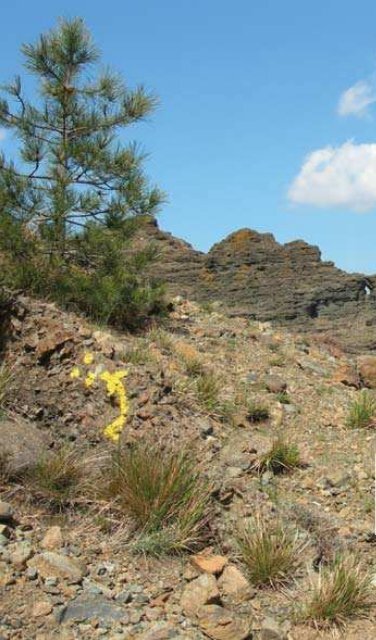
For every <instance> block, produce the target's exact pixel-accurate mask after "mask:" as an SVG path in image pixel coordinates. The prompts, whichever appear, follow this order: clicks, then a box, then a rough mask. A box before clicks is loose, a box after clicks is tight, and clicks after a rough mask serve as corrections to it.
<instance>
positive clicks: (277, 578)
mask: <svg viewBox="0 0 376 640" xmlns="http://www.w3.org/2000/svg"><path fill="white" fill-rule="evenodd" d="M238 546H239V550H240V554H241V558H242V560H243V562H244V564H245V565H246V567H247V569H248V575H249V578H250V580H251V582H252V584H254V585H255V586H256V587H263V586H271V587H273V588H275V587H277V586H278V585H280V584H283V583H286V582H288V581H289V580H290V578H291V577H292V576H293V574H294V573H295V572H296V570H297V569H298V567H299V565H300V563H301V554H302V551H303V548H304V546H305V545H304V544H303V543H302V542H300V541H299V540H298V538H297V534H296V532H292V531H291V530H290V529H287V528H286V527H285V526H284V525H283V523H282V522H280V521H275V522H267V521H263V520H262V519H261V518H258V519H256V520H255V522H254V524H253V526H251V525H248V526H247V527H246V528H245V529H244V530H243V532H241V533H240V535H239V537H238Z"/></svg>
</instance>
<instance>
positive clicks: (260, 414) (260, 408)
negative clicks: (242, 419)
mask: <svg viewBox="0 0 376 640" xmlns="http://www.w3.org/2000/svg"><path fill="white" fill-rule="evenodd" d="M269 418H270V411H269V409H268V407H266V406H265V405H263V404H257V402H253V401H252V402H249V403H248V406H247V419H248V420H249V422H252V423H253V424H256V423H258V422H265V421H266V420H268V419H269Z"/></svg>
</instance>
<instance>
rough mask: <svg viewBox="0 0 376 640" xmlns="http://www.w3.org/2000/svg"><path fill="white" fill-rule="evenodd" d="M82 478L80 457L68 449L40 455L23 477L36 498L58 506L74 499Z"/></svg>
mask: <svg viewBox="0 0 376 640" xmlns="http://www.w3.org/2000/svg"><path fill="white" fill-rule="evenodd" d="M83 479H84V467H83V463H82V459H81V457H80V456H79V455H78V454H77V453H76V452H75V451H72V450H69V449H62V450H61V451H59V452H58V453H55V454H51V455H46V456H43V457H41V458H40V459H39V460H37V462H36V464H35V465H34V466H33V467H32V468H31V469H30V470H29V471H28V472H27V475H26V478H25V480H26V484H27V486H28V487H29V489H30V491H31V493H32V494H33V495H34V496H35V498H36V499H38V500H41V501H42V502H47V503H49V504H50V505H51V506H54V507H58V508H63V507H65V506H68V505H69V504H70V503H71V502H72V501H74V499H75V498H76V497H77V495H78V488H79V486H80V485H81V483H82V482H83Z"/></svg>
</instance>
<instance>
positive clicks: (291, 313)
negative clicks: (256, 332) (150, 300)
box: [145, 222, 376, 352]
mask: <svg viewBox="0 0 376 640" xmlns="http://www.w3.org/2000/svg"><path fill="white" fill-rule="evenodd" d="M145 237H147V238H150V237H152V238H153V239H154V241H155V243H156V245H157V247H158V250H159V254H160V257H161V260H160V264H159V265H158V266H157V270H158V272H159V273H160V275H161V276H162V278H163V279H165V280H166V281H167V282H168V283H169V286H170V289H171V291H172V292H173V293H174V294H175V295H183V296H187V297H188V298H189V299H191V300H192V299H193V300H197V301H198V302H212V301H213V300H217V301H221V302H222V303H225V304H226V306H227V307H228V311H229V313H230V314H231V315H234V314H236V315H241V316H243V317H247V318H250V319H253V320H260V321H262V322H265V321H273V322H274V323H277V324H280V325H283V326H290V327H294V328H298V329H299V330H308V331H320V332H326V331H327V332H329V333H330V334H331V335H335V336H337V337H338V338H339V339H340V340H341V341H342V342H343V343H344V344H346V347H347V349H348V350H350V351H353V352H355V351H362V350H363V351H368V350H372V349H375V347H376V329H375V327H376V294H375V285H376V276H365V275H363V274H358V273H346V272H345V271H342V270H341V269H338V268H337V267H336V266H335V265H334V263H333V262H325V261H322V260H321V253H320V250H319V248H318V247H315V246H312V245H309V244H307V243H306V242H304V241H303V240H296V241H294V242H289V243H287V244H285V245H281V244H279V243H278V242H276V240H275V239H274V237H273V235H272V234H270V233H258V232H256V231H252V230H250V229H241V230H239V231H236V232H234V233H232V234H231V235H229V236H228V237H227V238H225V239H224V240H223V241H222V242H219V243H217V244H215V245H214V246H213V247H212V248H211V249H210V251H209V252H208V253H207V254H204V253H201V252H199V251H196V250H195V249H194V248H193V247H191V246H190V245H189V244H188V243H186V242H184V241H182V240H179V239H177V238H175V237H173V236H171V234H168V233H166V232H164V231H162V230H160V229H159V228H158V227H157V226H156V223H155V222H150V223H149V224H148V228H147V232H146V233H145Z"/></svg>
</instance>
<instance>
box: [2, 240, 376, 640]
mask: <svg viewBox="0 0 376 640" xmlns="http://www.w3.org/2000/svg"><path fill="white" fill-rule="evenodd" d="M161 233H162V232H161ZM244 235H245V237H246V242H245V244H246V246H247V247H248V248H247V249H246V250H245V251H248V250H249V243H250V242H252V243H253V244H255V243H256V239H257V237H256V236H255V235H254V234H253V233H251V232H247V233H246V234H244ZM235 238H236V236H235ZM163 242H165V240H163ZM177 242H178V241H175V240H171V244H172V245H173V246H174V247H175V246H176V243H177ZM232 242H233V240H229V241H227V243H228V246H231V243H232ZM257 242H259V243H260V242H261V240H260V238H258V240H257ZM268 243H269V244H273V246H274V241H273V240H272V238H271V237H269V236H268V237H267V238H266V239H264V240H263V242H262V244H263V246H265V244H266V245H267V244H268ZM256 244H257V243H256ZM224 249H225V247H224V245H223V244H222V245H221V246H219V247H217V248H216V249H213V251H212V252H211V256H212V258H213V259H214V258H215V256H217V259H218V260H219V256H220V255H221V256H222V258H221V261H222V262H221V264H224V262H223V261H224V256H225V255H226V251H225V250H224ZM305 250H306V249H305V248H304V247H302V246H301V245H296V244H294V245H293V246H292V247H288V248H287V249H286V248H281V249H280V254H283V255H285V254H286V253H288V254H289V255H294V256H296V260H298V256H299V255H300V254H301V252H302V251H303V253H304V251H305ZM260 251H261V250H260ZM307 251H308V249H307ZM180 252H181V254H182V253H183V252H187V254H188V255H189V256H193V255H194V252H193V251H192V250H191V249H189V248H188V247H187V246H186V245H182V246H181V251H180ZM195 255H196V254H195ZM237 255H238V256H244V255H245V253H242V252H241V251H240V250H237ZM260 255H261V254H260V253H259V256H260ZM315 256H316V257H315ZM317 256H318V254H317V252H315V253H314V252H313V250H312V263H315V264H316V263H317V260H318V257H317ZM239 259H240V258H239ZM199 260H202V261H206V264H207V260H208V258H207V257H203V256H202V255H201V254H200V255H198V254H197V262H199ZM194 264H195V265H196V266H194ZM213 264H214V263H213ZM216 264H218V263H216ZM259 264H260V263H259ZM194 268H197V264H196V262H195V260H193V259H192V271H193V269H194ZM200 268H201V269H204V267H200ZM206 268H207V267H205V269H206ZM247 268H249V269H250V270H251V269H255V268H256V267H255V265H248V267H247ZM271 268H272V267H271ZM320 268H322V269H323V271H324V272H325V271H327V272H328V273H329V272H330V273H332V272H333V269H334V267H332V266H329V265H325V264H324V265H323V266H322V267H320ZM213 269H214V267H213ZM273 269H275V270H277V269H278V267H277V261H276V262H275V265H274V267H273ZM228 277H229V278H230V277H233V276H231V274H230V273H228ZM177 278H178V276H177ZM343 278H344V279H346V278H348V280H346V282H348V283H349V285H350V284H351V283H353V287H354V290H355V286H356V282H357V278H358V276H346V275H345V274H344V275H343ZM358 282H359V283H360V276H359V280H358ZM175 286H178V282H177V281H176V283H175ZM307 295H308V294H307ZM348 295H349V296H351V295H352V294H351V291H350V292H349V293H348ZM353 303H354V304H355V301H353ZM353 303H351V301H348V304H353ZM358 304H361V303H360V302H359V301H358ZM363 304H367V302H365V301H363ZM296 309H297V310H298V309H302V307H301V305H298V303H297V307H296ZM263 313H264V312H263ZM298 313H299V311H297V314H298ZM265 314H266V315H267V313H266V311H265ZM250 315H251V314H250ZM5 321H6V322H5ZM5 324H7V336H6V338H7V340H6V346H5V359H4V362H5V365H6V367H8V371H10V373H11V375H10V378H6V376H4V375H3V396H2V395H1V393H0V398H2V400H1V402H2V407H3V413H2V417H1V418H0V459H1V460H2V468H1V471H2V473H0V477H1V502H0V522H1V523H2V524H0V527H1V532H0V584H1V587H2V599H1V603H0V635H1V637H2V638H4V639H6V640H10V639H12V640H16V639H25V640H26V639H29V638H36V639H37V640H47V639H48V640H50V639H52V638H61V639H63V640H73V639H74V638H108V639H111V640H121V639H122V638H136V639H137V640H165V639H166V640H167V639H177V638H179V639H180V640H205V638H206V639H207V638H211V639H212V640H245V639H246V638H254V640H257V639H259V640H268V639H269V640H272V639H274V640H311V639H314V638H319V637H320V638H324V639H329V638H332V637H333V628H332V627H329V628H328V629H321V630H318V629H317V628H315V624H313V625H312V624H310V623H309V622H303V621H300V619H299V618H297V617H296V615H297V606H298V605H302V604H303V602H304V599H305V598H307V597H309V594H310V592H311V589H312V585H313V584H315V581H317V578H318V569H319V568H320V567H325V566H331V563H332V562H333V558H334V557H335V555H336V553H337V552H338V551H340V552H342V553H343V552H345V551H347V552H351V553H352V554H353V555H354V557H356V558H357V561H359V562H360V563H361V566H362V568H363V569H362V570H365V569H367V568H368V569H369V570H370V572H371V573H372V574H374V573H375V567H374V538H373V537H372V535H370V532H371V531H372V527H373V455H372V447H371V444H372V442H373V440H374V435H373V430H372V426H373V425H374V421H373V420H374V418H373V417H371V418H370V420H369V424H368V426H359V425H355V427H349V426H347V419H348V416H349V411H350V406H351V403H353V402H354V401H355V400H358V401H359V400H360V399H361V398H362V397H363V396H362V393H364V392H363V391H362V387H365V386H370V387H375V386H376V364H375V360H374V358H373V357H372V356H371V357H361V356H357V357H352V356H349V355H347V354H346V353H345V352H344V351H343V350H342V349H341V348H340V347H339V345H338V344H337V343H336V342H335V341H333V340H332V341H330V340H328V339H326V338H324V337H323V336H318V335H317V334H316V335H312V336H310V335H306V334H304V335H302V334H301V333H299V332H291V331H286V329H283V328H278V327H275V326H272V325H271V324H270V323H268V322H258V321H256V320H252V319H250V318H249V317H248V318H247V317H240V316H237V317H230V316H229V315H227V313H226V312H225V311H224V310H223V309H222V307H221V305H219V304H217V305H216V304H214V305H211V306H208V305H207V304H204V305H199V304H197V303H192V302H187V301H183V300H182V299H177V300H175V302H174V310H173V311H171V315H170V317H169V318H168V320H167V321H166V324H165V326H164V328H157V329H151V330H150V332H149V333H147V334H146V335H141V336H130V335H122V334H118V333H115V332H109V331H106V330H103V329H101V328H98V327H94V326H91V325H90V324H88V323H86V322H84V321H83V320H82V319H81V318H79V317H77V316H75V315H73V314H66V313H63V312H61V311H60V310H59V309H57V308H56V307H55V306H54V305H51V304H47V303H43V302H38V301H33V300H30V299H28V298H25V297H24V298H22V297H18V298H17V299H16V300H14V301H13V303H12V305H11V310H10V313H8V314H7V315H6V317H5V314H4V323H3V331H4V332H5ZM88 355H89V356H90V357H88ZM84 361H86V363H87V364H85V363H84ZM76 367H79V368H80V369H81V370H84V369H85V368H86V369H85V370H86V372H90V371H95V370H96V368H98V367H99V369H98V371H112V372H114V371H115V372H116V371H119V372H120V371H122V370H123V369H124V368H125V367H126V368H127V370H128V375H127V378H126V389H127V397H128V399H129V403H130V409H129V414H128V417H127V422H126V425H125V427H124V429H123V431H122V433H121V445H122V446H123V447H126V448H127V447H132V446H133V445H134V443H136V442H139V443H140V442H141V443H142V442H144V443H149V444H150V447H152V446H154V445H153V443H155V442H156V443H159V446H160V445H162V449H167V450H168V449H169V448H171V447H172V448H173V449H175V450H180V449H181V448H182V447H185V448H188V450H189V451H190V452H191V454H192V455H193V456H194V458H195V459H196V461H197V470H198V472H199V473H200V474H201V475H202V477H203V478H205V479H206V481H207V482H208V483H209V486H210V508H209V511H208V516H207V521H206V524H205V535H204V534H202V537H200V538H198V539H197V541H196V543H195V544H194V545H193V546H192V549H191V550H186V551H183V552H182V553H179V554H178V555H174V554H172V555H171V554H168V555H164V554H161V555H158V553H157V556H155V555H153V554H150V551H153V549H154V551H155V547H153V545H152V540H151V539H150V538H148V537H147V536H146V537H145V531H143V530H142V529H141V530H140V529H139V528H137V527H136V528H135V523H134V521H133V520H132V518H130V517H129V512H127V511H126V510H125V511H124V509H123V508H122V506H121V503H119V501H118V500H117V499H114V497H113V496H112V498H111V499H110V498H106V497H105V496H104V495H103V493H101V491H100V489H101V487H102V486H103V485H104V484H105V483H106V471H104V472H103V469H104V470H106V468H107V467H106V461H107V460H108V457H109V456H110V455H111V453H113V452H114V451H115V452H116V451H117V449H118V445H116V444H113V443H111V442H109V441H108V440H106V438H104V435H103V428H104V426H105V425H106V424H108V422H109V421H110V420H112V419H113V417H114V416H116V414H117V411H118V409H117V407H116V403H115V404H114V402H112V401H111V398H108V397H107V395H106V390H105V387H104V386H103V385H102V384H99V383H98V384H97V383H96V382H95V384H93V385H90V386H86V387H85V386H84V385H83V383H82V379H81V378H79V377H78V376H77V377H76V376H75V375H74V376H73V377H72V371H74V370H75V368H76ZM3 371H4V369H3ZM277 439H279V441H281V440H283V442H285V443H289V445H293V446H294V447H295V446H296V448H297V450H298V451H299V463H297V464H296V465H294V466H293V467H291V469H279V471H286V472H285V473H283V472H282V473H278V469H274V468H272V467H268V466H266V467H262V466H260V463H261V462H262V461H263V460H265V454H267V453H268V452H270V449H271V447H272V446H273V444H275V442H276V440H277ZM61 447H63V451H64V450H68V451H70V452H71V453H70V455H74V456H75V464H76V465H80V468H81V469H83V470H84V471H83V477H81V476H80V480H79V481H77V486H74V487H71V490H72V492H71V493H70V494H69V497H67V498H66V499H65V500H64V501H62V502H61V503H60V504H59V506H58V507H57V505H56V501H54V499H52V497H51V496H55V497H56V491H57V489H56V487H54V486H51V478H48V479H47V480H48V481H49V482H46V478H44V483H43V482H42V480H41V471H40V468H39V475H38V473H37V474H35V473H34V475H33V474H31V475H30V473H31V470H32V469H33V467H34V466H35V462H36V460H40V459H43V460H46V459H48V458H49V456H54V455H58V452H59V450H60V449H61ZM64 448H65V449H64ZM66 448H68V449H66ZM41 455H42V456H44V457H43V458H41ZM151 462H152V461H151ZM273 469H274V470H273ZM54 491H55V493H54ZM64 495H65V494H64ZM255 518H256V522H257V521H260V519H261V521H263V522H265V523H273V522H275V521H280V520H281V522H282V523H283V526H284V527H287V529H289V530H290V529H291V530H292V531H294V532H295V533H294V535H297V536H298V537H297V538H296V540H297V542H298V544H299V549H300V554H299V557H300V559H301V562H300V564H299V566H296V567H295V560H296V559H297V558H294V562H292V564H291V567H289V569H294V571H293V573H292V575H291V576H289V577H288V579H287V580H286V582H285V583H284V582H283V583H282V584H279V582H278V580H277V582H276V585H275V588H271V587H270V586H268V585H266V586H263V587H260V586H257V584H255V583H254V581H253V579H252V572H250V570H249V567H248V568H247V564H246V562H245V559H244V557H243V556H242V554H241V553H240V552H239V544H238V541H237V538H238V536H239V535H240V534H241V531H242V529H243V528H244V525H245V524H246V523H248V522H249V523H253V524H254V523H255ZM162 533H163V532H162ZM175 533H176V531H175ZM200 535H201V534H200ZM165 542H166V541H165ZM153 544H155V540H154V543H153ZM148 545H149V546H148ZM297 551H298V548H297ZM197 554H199V555H197ZM320 570H321V569H320ZM375 622H376V609H375V607H374V606H373V607H371V609H370V610H369V611H367V615H366V617H362V616H359V615H355V616H354V618H353V619H350V620H349V621H347V622H346V627H345V632H344V637H346V638H348V639H349V640H355V639H358V638H364V639H365V640H371V639H372V638H374V629H375Z"/></svg>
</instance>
